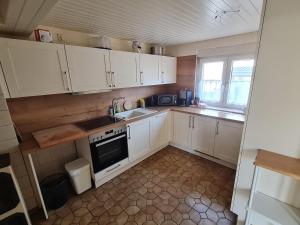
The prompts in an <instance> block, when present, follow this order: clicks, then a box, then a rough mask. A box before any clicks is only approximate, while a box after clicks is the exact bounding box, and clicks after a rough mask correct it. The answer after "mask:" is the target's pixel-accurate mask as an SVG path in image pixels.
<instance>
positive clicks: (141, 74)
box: [140, 71, 144, 85]
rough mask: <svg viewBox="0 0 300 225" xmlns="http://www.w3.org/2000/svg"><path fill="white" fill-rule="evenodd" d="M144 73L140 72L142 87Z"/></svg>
mask: <svg viewBox="0 0 300 225" xmlns="http://www.w3.org/2000/svg"><path fill="white" fill-rule="evenodd" d="M143 75H144V73H143V72H142V71H141V72H140V84H141V85H143V84H144V76H143Z"/></svg>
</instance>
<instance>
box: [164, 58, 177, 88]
mask: <svg viewBox="0 0 300 225" xmlns="http://www.w3.org/2000/svg"><path fill="white" fill-rule="evenodd" d="M176 71H177V59H176V57H169V56H161V57H160V73H161V74H160V75H161V78H160V79H161V83H163V84H170V83H176Z"/></svg>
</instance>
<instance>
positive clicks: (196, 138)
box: [191, 115, 217, 156]
mask: <svg viewBox="0 0 300 225" xmlns="http://www.w3.org/2000/svg"><path fill="white" fill-rule="evenodd" d="M191 120H192V121H191V128H192V131H191V148H192V150H193V151H195V152H198V153H199V152H200V153H204V154H207V155H211V156H212V155H213V149H214V139H215V133H216V123H217V120H216V119H212V118H208V117H204V116H195V115H192V118H191Z"/></svg>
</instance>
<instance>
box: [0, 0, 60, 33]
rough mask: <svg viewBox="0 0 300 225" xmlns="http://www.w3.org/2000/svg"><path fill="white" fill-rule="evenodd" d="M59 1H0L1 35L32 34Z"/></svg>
mask: <svg viewBox="0 0 300 225" xmlns="http://www.w3.org/2000/svg"><path fill="white" fill-rule="evenodd" d="M56 2H57V0H14V1H10V0H0V33H1V34H8V35H19V36H26V35H29V34H31V33H32V31H33V29H34V28H35V27H36V26H37V25H39V23H40V22H41V20H42V19H43V18H44V17H45V16H46V15H47V13H48V12H49V10H50V9H51V8H52V7H53V6H54V5H55V3H56Z"/></svg>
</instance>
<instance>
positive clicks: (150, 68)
mask: <svg viewBox="0 0 300 225" xmlns="http://www.w3.org/2000/svg"><path fill="white" fill-rule="evenodd" d="M138 79H139V81H140V85H142V86H144V85H145V86H147V85H156V84H160V83H161V81H160V76H159V56H158V55H149V54H139V77H138Z"/></svg>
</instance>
